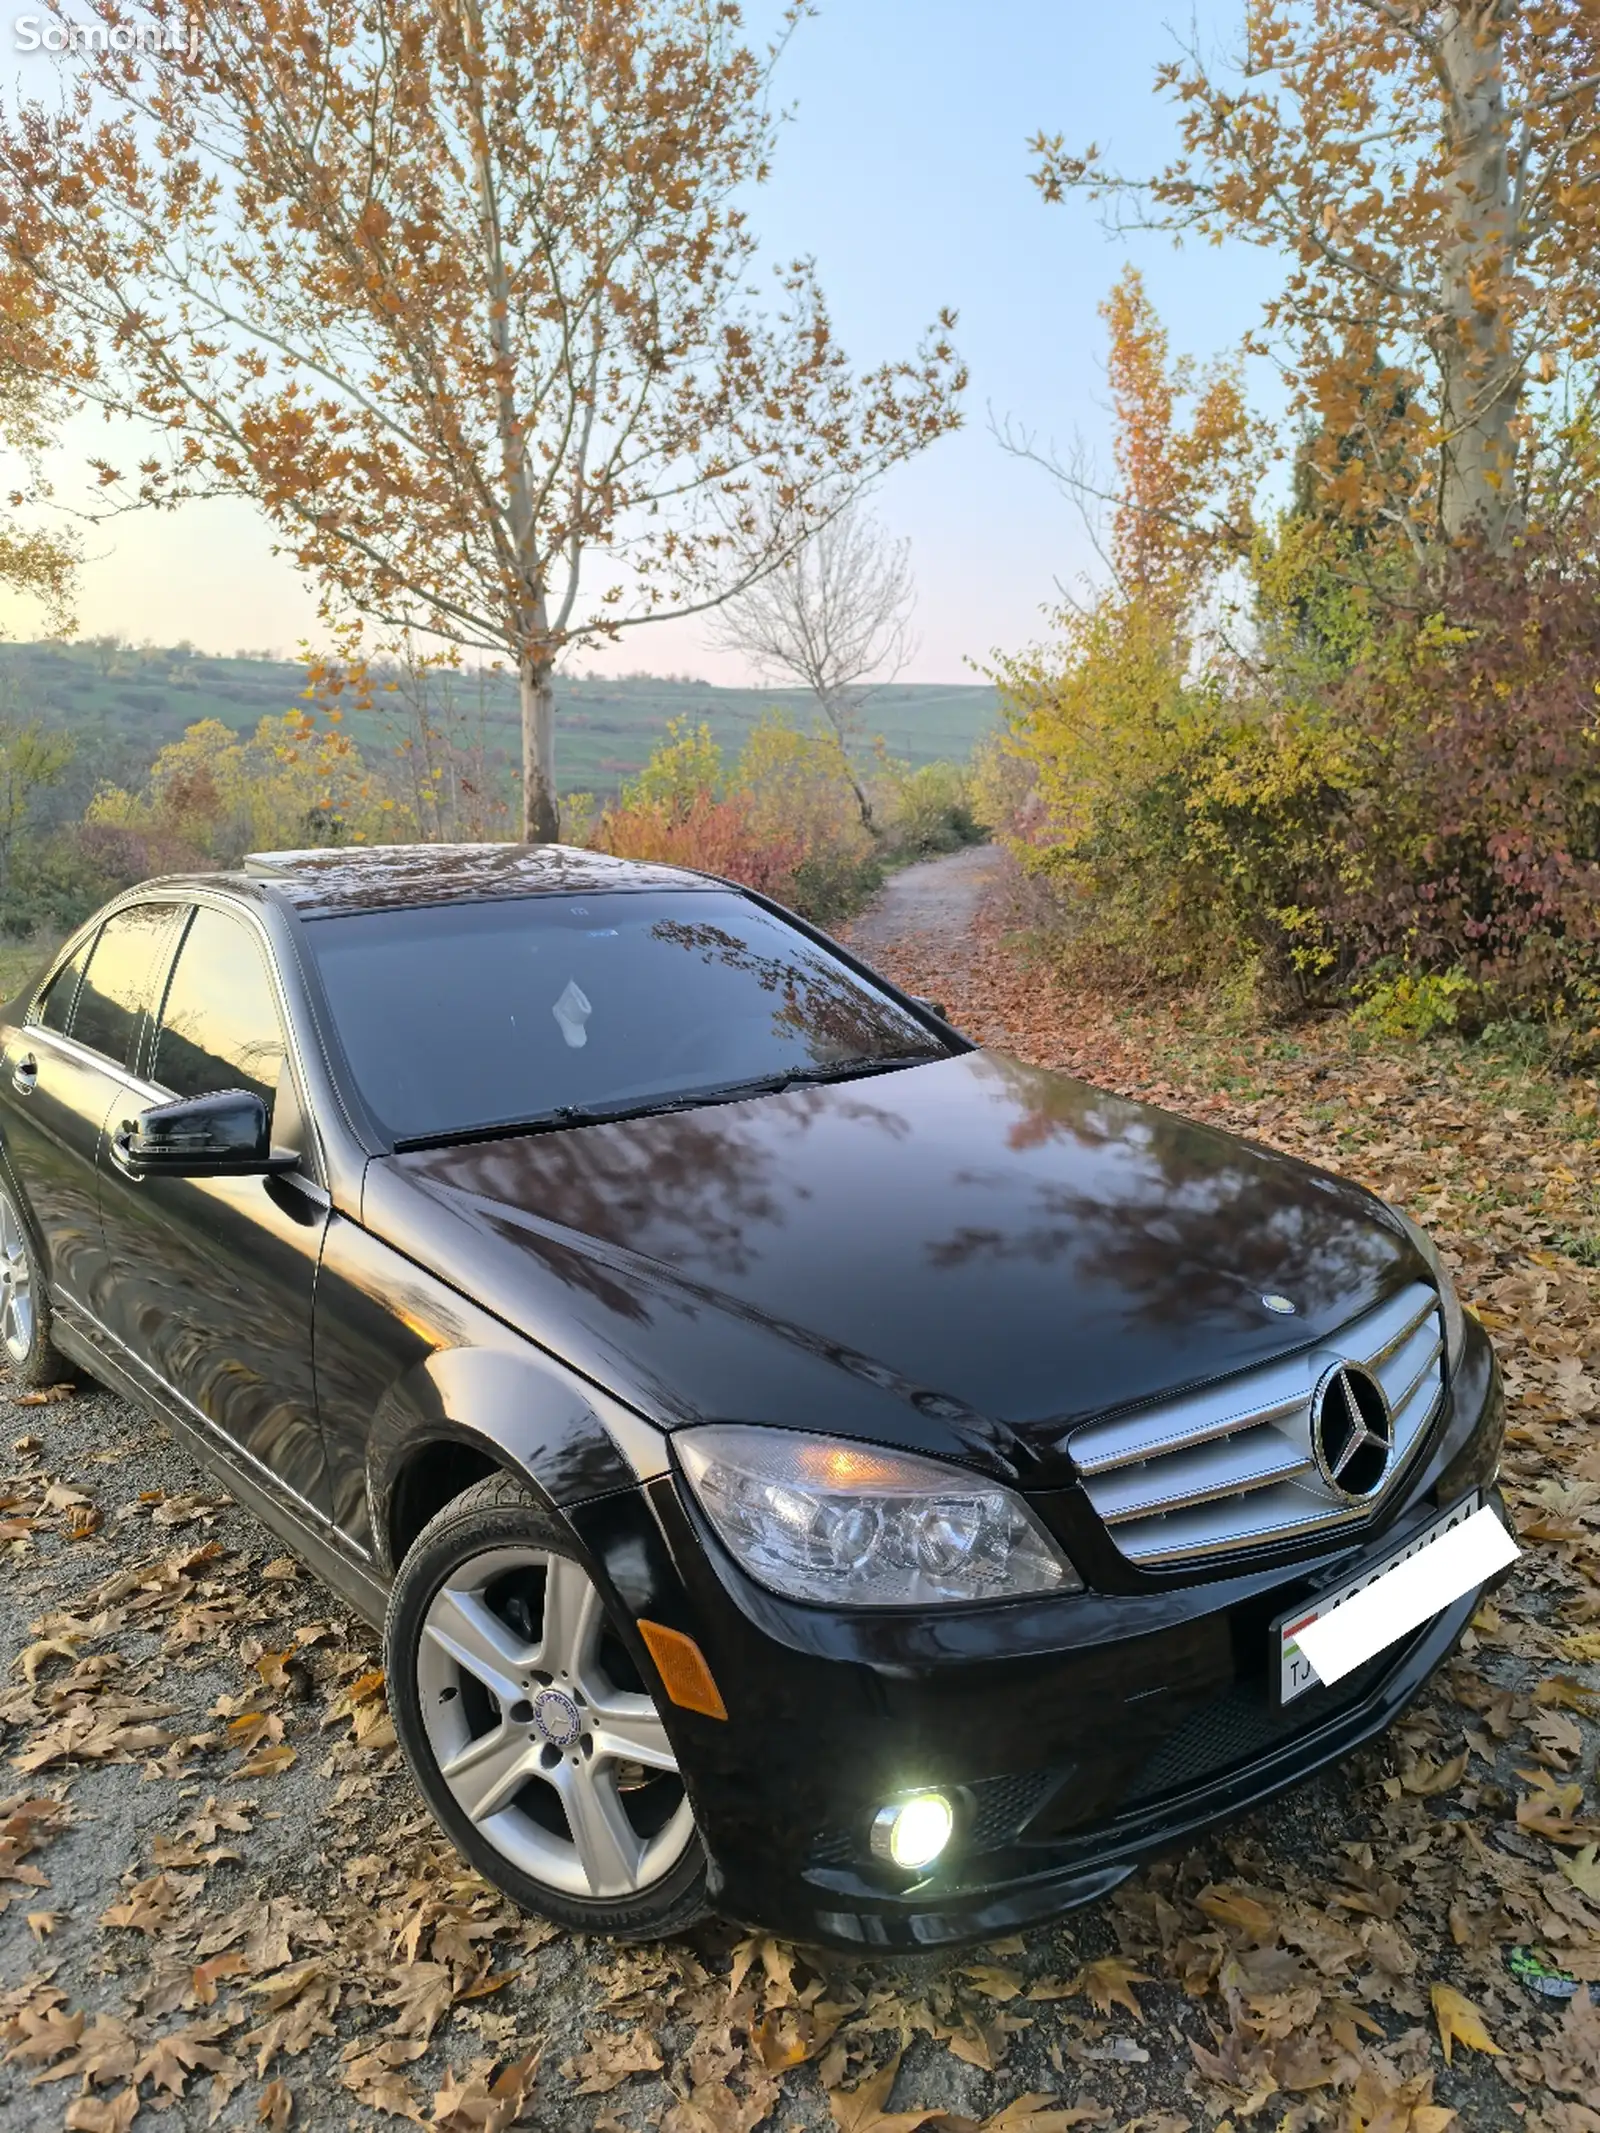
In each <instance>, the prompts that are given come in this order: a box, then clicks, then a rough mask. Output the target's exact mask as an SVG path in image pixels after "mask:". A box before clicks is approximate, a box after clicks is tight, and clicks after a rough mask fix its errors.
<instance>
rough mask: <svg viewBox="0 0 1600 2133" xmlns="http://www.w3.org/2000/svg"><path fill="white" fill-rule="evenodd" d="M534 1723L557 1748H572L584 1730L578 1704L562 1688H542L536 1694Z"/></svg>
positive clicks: (535, 1727)
mask: <svg viewBox="0 0 1600 2133" xmlns="http://www.w3.org/2000/svg"><path fill="white" fill-rule="evenodd" d="M533 1725H534V1731H535V1732H536V1733H542V1734H543V1735H544V1737H545V1739H546V1740H547V1741H549V1742H550V1744H551V1746H552V1747H556V1748H570V1747H571V1746H572V1743H573V1742H574V1741H575V1740H576V1739H577V1737H578V1735H579V1733H580V1732H581V1731H582V1730H583V1720H582V1718H581V1717H580V1716H579V1714H578V1706H577V1705H576V1704H575V1703H574V1702H573V1700H572V1698H571V1697H570V1696H568V1695H566V1694H564V1693H563V1691H562V1690H560V1689H541V1690H540V1691H539V1693H538V1695H537V1696H535V1698H534V1699H533Z"/></svg>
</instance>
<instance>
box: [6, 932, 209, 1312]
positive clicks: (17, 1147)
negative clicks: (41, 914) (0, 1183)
mask: <svg viewBox="0 0 1600 2133" xmlns="http://www.w3.org/2000/svg"><path fill="white" fill-rule="evenodd" d="M176 917H177V911H176V910H175V908H174V906H173V905H171V904H134V905H132V906H131V907H130V908H128V909H127V910H124V911H118V912H115V913H113V915H112V916H111V917H110V918H108V919H107V920H106V922H105V924H104V925H103V926H101V927H100V929H99V931H98V932H97V933H93V934H91V935H89V937H88V938H87V939H86V940H85V941H84V942H83V944H82V946H81V947H80V948H79V949H78V952H77V953H76V954H75V955H74V956H73V957H72V958H71V959H70V960H69V961H68V962H66V963H64V964H62V966H61V968H60V969H59V970H57V971H56V972H55V974H54V976H53V977H52V978H51V980H50V982H49V984H48V985H47V986H46V987H44V989H43V990H42V991H41V992H40V994H39V997H38V998H37V999H36V1000H35V1001H34V1003H33V1006H32V1007H31V1008H30V1009H29V1012H28V1018H27V1021H26V1023H25V1025H24V1027H23V1028H22V1029H21V1030H20V1031H19V1032H18V1033H17V1034H16V1035H15V1036H14V1037H13V1038H12V1040H11V1042H10V1043H9V1044H8V1045H7V1047H6V1051H5V1056H4V1058H3V1059H0V1122H3V1131H4V1136H5V1146H6V1155H7V1157H8V1160H9V1164H10V1168H11V1173H12V1179H13V1182H14V1183H15V1185H16V1187H17V1189H18V1192H19V1194H20V1195H21V1198H22V1200H23V1201H24V1202H25V1203H26V1205H27V1208H28V1211H29V1213H30V1215H31V1217H32V1221H33V1227H34V1229H35V1232H36V1233H37V1236H38V1240H39V1243H40V1245H41V1246H42V1256H43V1265H42V1267H41V1270H40V1271H41V1272H42V1273H43V1275H44V1278H45V1281H46V1283H47V1285H48V1287H49V1289H50V1293H51V1295H52V1296H53V1297H54V1298H55V1299H56V1301H57V1303H58V1304H60V1305H62V1306H64V1307H65V1310H66V1313H67V1315H68V1316H69V1317H70V1315H71V1311H72V1307H73V1306H74V1305H76V1306H78V1307H79V1308H80V1309H87V1310H89V1311H90V1312H92V1313H94V1312H96V1299H97V1297H98V1296H99V1294H100V1291H101V1289H102V1287H103V1283H104V1276H105V1252H104V1247H103V1244H102V1239H101V1231H100V1214H99V1208H98V1205H97V1184H96V1162H97V1158H98V1154H99V1150H100V1146H101V1142H102V1139H103V1137H104V1127H105V1122H106V1118H107V1115H108V1114H109V1112H110V1111H111V1109H112V1108H113V1105H114V1104H115V1103H116V1101H117V1099H118V1098H119V1097H120V1095H121V1093H122V1089H123V1085H124V1082H123V1077H124V1075H125V1072H126V1070H127V1067H128V1065H129V1062H130V1061H131V1060H133V1059H134V1058H135V1057H136V1056H137V1053H138V1049H139V1045H140V1042H141V1040H142V1037H143V1034H144V1029H145V1017H146V1015H147V1013H148V1010H149V1006H150V991H151V986H152V984H153V982H154V979H155V975H156V972H157V969H158V967H159V964H160V960H161V957H162V954H163V951H164V949H165V947H166V945H167V941H168V936H169V932H170V929H171V927H172V924H173V922H174V920H175V918H176Z"/></svg>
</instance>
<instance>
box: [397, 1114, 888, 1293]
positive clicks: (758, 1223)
mask: <svg viewBox="0 0 1600 2133" xmlns="http://www.w3.org/2000/svg"><path fill="white" fill-rule="evenodd" d="M874 1086H875V1087H876V1086H877V1084H876V1083H875V1084H874ZM760 1102H761V1118H760V1121H759V1123H758V1122H757V1121H756V1120H755V1119H753V1118H752V1117H751V1116H750V1115H749V1113H748V1112H747V1111H745V1110H743V1107H742V1106H739V1105H734V1104H726V1105H725V1104H716V1105H710V1106H708V1107H707V1108H706V1109H705V1110H703V1111H678V1112H669V1113H664V1114H662V1115H661V1116H659V1117H655V1118H651V1117H645V1118H635V1119H627V1120H624V1121H621V1122H619V1123H618V1124H616V1125H611V1126H607V1125H595V1126H581V1127H574V1128H570V1129H568V1130H565V1131H562V1132H558V1133H540V1134H535V1135H526V1136H523V1135H519V1136H516V1137H515V1138H508V1139H506V1140H499V1141H479V1142H469V1143H467V1144H465V1145H463V1146H459V1147H454V1148H445V1149H440V1150H438V1151H436V1152H434V1153H432V1154H427V1155H413V1156H409V1157H407V1158H406V1166H407V1169H408V1170H409V1171H410V1172H411V1174H412V1175H413V1176H414V1177H417V1178H419V1179H421V1180H422V1181H423V1182H425V1183H427V1184H430V1185H432V1186H433V1187H434V1188H435V1189H437V1190H442V1191H444V1192H446V1193H470V1194H472V1195H473V1196H474V1197H475V1198H476V1199H478V1200H480V1201H482V1202H484V1203H492V1206H488V1205H486V1212H487V1213H489V1214H490V1216H491V1219H495V1220H498V1221H511V1222H516V1215H517V1212H518V1211H519V1210H526V1211H527V1214H528V1216H529V1220H528V1222H527V1223H526V1224H524V1223H521V1222H516V1233H517V1238H518V1241H519V1243H521V1244H523V1245H525V1246H526V1248H527V1249H528V1250H530V1251H533V1252H535V1253H536V1254H537V1255H538V1256H539V1257H541V1258H545V1259H546V1260H547V1263H548V1262H549V1260H550V1255H551V1254H558V1255H560V1257H561V1260H562V1264H561V1266H560V1267H559V1268H553V1270H554V1271H558V1272H559V1273H560V1275H561V1278H562V1279H563V1280H571V1281H574V1282H576V1283H577V1284H578V1285H579V1286H583V1287H593V1288H594V1289H595V1292H596V1293H597V1294H599V1293H600V1292H601V1289H602V1288H603V1289H604V1293H605V1298H606V1300H607V1301H608V1302H613V1301H614V1299H613V1291H614V1289H615V1277H614V1275H613V1274H611V1273H610V1272H608V1271H607V1268H606V1266H605V1264H604V1263H603V1262H601V1261H599V1260H596V1259H594V1258H593V1257H592V1255H589V1254H585V1253H583V1252H582V1251H576V1252H575V1251H574V1250H573V1247H572V1245H571V1243H570V1241H569V1237H567V1236H563V1234H562V1233H563V1232H566V1233H571V1232H578V1233H579V1234H581V1235H582V1236H583V1237H587V1238H595V1239H598V1240H600V1241H602V1242H604V1243H607V1244H611V1245H618V1246H621V1247H623V1248H624V1249H626V1250H631V1251H636V1252H640V1253H643V1254H645V1255H647V1256H648V1257H649V1258H650V1259H652V1260H659V1261H662V1262H665V1263H666V1264H668V1265H671V1266H676V1267H681V1266H687V1265H690V1264H699V1265H701V1266H703V1267H704V1269H705V1270H706V1271H707V1272H708V1273H713V1274H720V1275H722V1276H724V1277H736V1276H738V1275H740V1274H743V1273H746V1272H748V1271H749V1269H750V1267H751V1266H752V1264H753V1263H754V1262H755V1260H756V1259H758V1258H759V1257H760V1245H759V1242H758V1241H757V1240H758V1238H759V1233H760V1232H761V1230H763V1229H772V1228H775V1227H777V1226H779V1225H781V1224H782V1222H783V1221H784V1219H785V1213H786V1203H787V1202H788V1201H791V1200H794V1199H797V1198H802V1197H805V1196H806V1195H807V1194H808V1192H809V1189H810V1188H809V1187H808V1185H807V1183H806V1177H805V1170H804V1166H803V1162H802V1161H801V1160H799V1159H798V1158H797V1151H796V1147H795V1143H796V1142H797V1141H799V1140H803V1138H804V1137H805V1136H806V1134H807V1133H808V1132H809V1130H810V1128H811V1126H812V1124H813V1123H814V1122H815V1120H816V1118H817V1116H818V1114H819V1112H820V1111H821V1109H822V1108H823V1106H824V1104H826V1105H827V1106H828V1108H829V1109H830V1111H831V1112H832V1114H833V1116H835V1117H839V1116H841V1115H842V1116H845V1117H848V1118H851V1119H854V1120H858V1121H864V1122H866V1123H869V1124H872V1125H875V1126H877V1127H879V1128H880V1129H881V1130H882V1131H883V1132H885V1133H886V1134H888V1135H890V1136H891V1137H892V1138H895V1139H901V1138H903V1137H904V1136H905V1134H906V1133H907V1132H908V1130H909V1127H908V1123H907V1121H906V1120H905V1119H904V1118H902V1117H900V1116H898V1115H897V1114H896V1113H895V1112H893V1111H892V1110H890V1109H888V1108H887V1107H886V1106H885V1105H883V1104H881V1103H875V1102H872V1101H871V1100H869V1099H860V1100H854V1101H852V1100H851V1099H849V1098H848V1097H844V1096H842V1095H841V1093H840V1091H839V1090H838V1089H837V1088H834V1089H831V1090H824V1089H791V1090H789V1091H787V1092H786V1093H785V1094H783V1095H781V1096H768V1097H763V1098H761V1099H760ZM780 1119H781V1123H782V1132H781V1134H780V1133H775V1132H774V1130H773V1127H774V1124H775V1122H776V1121H778V1120H780ZM646 1238H648V1241H647V1242H646V1241H645V1240H646ZM569 1260H570V1261H571V1262H572V1263H571V1264H568V1261H569ZM590 1269H592V1271H590ZM630 1315H635V1310H634V1309H630Z"/></svg>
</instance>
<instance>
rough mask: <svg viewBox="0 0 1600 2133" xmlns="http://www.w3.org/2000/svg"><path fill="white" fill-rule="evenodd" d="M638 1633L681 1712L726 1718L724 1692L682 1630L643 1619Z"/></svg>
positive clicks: (704, 1656)
mask: <svg viewBox="0 0 1600 2133" xmlns="http://www.w3.org/2000/svg"><path fill="white" fill-rule="evenodd" d="M638 1630H639V1634H640V1636H641V1637H643V1639H644V1643H645V1650H646V1651H647V1652H649V1654H650V1656H651V1658H652V1659H653V1660H654V1661H655V1663H656V1672H657V1673H658V1674H659V1675H660V1676H661V1685H662V1687H663V1688H664V1689H665V1690H666V1692H667V1694H668V1695H669V1696H670V1697H671V1698H672V1700H673V1702H674V1703H675V1704H677V1705H678V1707H679V1709H680V1710H684V1711H698V1712H699V1713H700V1715H701V1717H702V1718H726V1717H727V1715H728V1706H727V1705H726V1704H725V1703H724V1702H723V1700H722V1691H721V1690H720V1689H719V1688H718V1687H717V1684H716V1683H715V1681H713V1680H712V1678H711V1669H710V1667H708V1666H707V1665H706V1655H705V1653H704V1652H703V1651H701V1649H700V1647H699V1645H698V1644H696V1643H695V1641H694V1639H693V1637H686V1636H685V1635H684V1633H683V1631H682V1630H681V1629H668V1628H667V1626H666V1624H665V1623H664V1622H646V1621H643V1620H641V1621H640V1622H639V1624H638Z"/></svg>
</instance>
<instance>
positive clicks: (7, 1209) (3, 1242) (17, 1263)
mask: <svg viewBox="0 0 1600 2133" xmlns="http://www.w3.org/2000/svg"><path fill="white" fill-rule="evenodd" d="M33 1334H34V1310H33V1270H32V1268H31V1267H30V1265H29V1263H28V1245H27V1240H26V1238H25V1237H24V1236H23V1234H22V1220H21V1217H20V1216H19V1215H18V1213H17V1211H16V1209H15V1208H14V1207H13V1206H12V1204H11V1202H10V1200H9V1199H8V1198H7V1196H6V1195H5V1194H4V1193H3V1192H0V1341H4V1343H5V1350H6V1354H7V1355H9V1356H10V1358H11V1360H12V1362H14V1363H25V1362H26V1361H27V1360H28V1358H29V1356H30V1355H32V1353H33Z"/></svg>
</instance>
